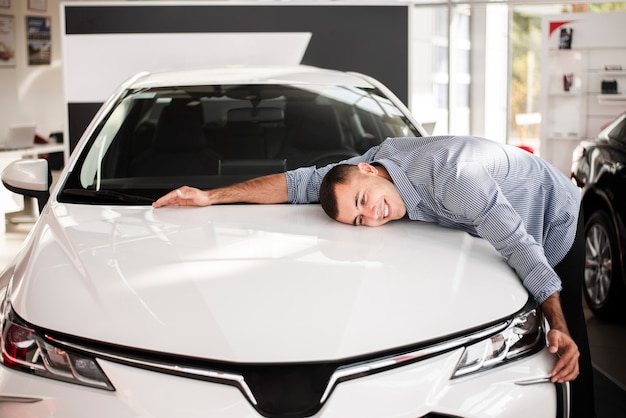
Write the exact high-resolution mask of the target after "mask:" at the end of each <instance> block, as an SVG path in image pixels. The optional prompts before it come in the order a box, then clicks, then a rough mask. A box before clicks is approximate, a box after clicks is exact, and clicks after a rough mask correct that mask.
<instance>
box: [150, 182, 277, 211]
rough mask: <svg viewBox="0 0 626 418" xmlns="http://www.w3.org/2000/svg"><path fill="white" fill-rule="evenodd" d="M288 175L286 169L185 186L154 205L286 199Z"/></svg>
mask: <svg viewBox="0 0 626 418" xmlns="http://www.w3.org/2000/svg"><path fill="white" fill-rule="evenodd" d="M287 197H288V196H287V179H286V176H285V174H284V173H280V174H271V175H269V176H263V177H258V178H255V179H251V180H248V181H245V182H243V183H237V184H233V185H231V186H227V187H221V188H219V189H213V190H200V189H196V188H194V187H188V186H182V187H179V188H178V189H175V190H172V191H171V192H169V193H168V194H166V195H164V196H162V197H160V198H159V199H157V200H156V201H155V202H154V203H152V206H153V207H155V208H159V207H162V206H209V205H217V204H220V203H265V204H269V203H285V202H287Z"/></svg>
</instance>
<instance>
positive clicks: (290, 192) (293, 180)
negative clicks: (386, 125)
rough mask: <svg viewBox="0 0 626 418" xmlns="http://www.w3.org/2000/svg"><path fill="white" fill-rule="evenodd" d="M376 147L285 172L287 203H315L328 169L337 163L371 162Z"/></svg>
mask: <svg viewBox="0 0 626 418" xmlns="http://www.w3.org/2000/svg"><path fill="white" fill-rule="evenodd" d="M377 150H378V147H373V148H370V149H369V150H368V151H367V152H365V153H364V154H363V155H360V156H357V157H352V158H349V159H347V160H344V161H341V162H339V163H333V164H329V165H327V166H324V167H321V168H317V167H315V166H311V167H301V168H297V169H295V170H289V171H287V172H285V175H286V177H287V201H288V202H289V203H295V204H303V203H317V202H319V199H320V185H321V184H322V179H323V178H324V175H325V174H326V173H328V171H329V170H330V169H331V168H333V167H334V166H336V165H337V164H358V163H360V162H371V161H373V159H374V156H375V155H376V151H377Z"/></svg>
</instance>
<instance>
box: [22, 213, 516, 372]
mask: <svg viewBox="0 0 626 418" xmlns="http://www.w3.org/2000/svg"><path fill="white" fill-rule="evenodd" d="M27 243H28V245H27V246H25V247H24V248H23V250H22V252H21V253H20V255H19V256H18V258H17V264H16V265H15V278H14V284H13V294H12V298H13V305H14V309H15V311H16V312H17V313H18V314H19V315H21V316H22V317H23V318H24V319H26V320H27V321H29V322H31V323H33V324H35V325H38V326H41V327H44V328H47V329H50V330H55V331H60V332H63V333H67V334H71V335H76V336H80V337H85V338H90V339H94V340H98V341H104V342H108V343H114V344H120V345H124V346H131V347H138V348H144V349H149V350H156V351H162V352H173V353H178V354H184V355H190V356H198V357H203V358H210V359H216V360H228V361H237V362H288V361H313V360H328V359H338V358H344V357H350V356H355V355H360V354H366V353H371V352H376V351H380V350H386V349H389V348H394V347H399V346H404V345H408V344H414V343H418V342H421V341H426V340H430V339H433V338H438V337H442V336H445V335H449V334H451V333H456V332H459V331H463V330H466V329H469V328H473V327H476V326H481V325H484V324H486V323H488V322H492V321H494V320H497V319H501V318H504V317H507V316H508V315H510V314H512V313H513V312H515V311H517V310H519V309H520V308H521V307H522V306H523V305H524V304H525V302H526V301H527V298H528V296H527V293H526V291H525V290H524V289H523V287H522V286H521V284H520V281H519V280H518V279H517V277H516V276H515V275H514V273H513V272H512V270H511V269H510V268H509V267H508V266H507V265H506V263H505V262H504V260H503V259H502V258H501V256H500V255H499V254H498V253H497V252H496V251H495V250H494V249H493V248H492V247H491V246H490V245H489V243H487V242H486V241H484V240H482V239H479V238H475V237H471V236H470V235H468V234H466V233H462V232H459V231H453V230H449V229H444V228H441V227H439V226H437V225H434V224H427V223H422V222H411V221H396V222H392V223H390V224H388V225H385V226H383V227H379V228H367V227H356V228H355V227H353V226H349V225H343V224H340V223H337V222H335V221H332V220H331V219H329V218H327V217H326V215H324V213H323V211H322V210H321V209H320V207H319V206H318V205H303V206H297V205H228V206H214V207H207V208H161V209H152V208H150V207H145V206H143V207H124V206H108V207H101V206H83V205H69V204H58V203H53V204H51V205H49V206H48V207H47V208H46V210H45V211H44V213H43V214H42V216H41V219H40V221H39V222H38V223H37V225H36V226H35V228H34V230H33V231H32V233H31V235H30V237H29V239H28V240H27Z"/></svg>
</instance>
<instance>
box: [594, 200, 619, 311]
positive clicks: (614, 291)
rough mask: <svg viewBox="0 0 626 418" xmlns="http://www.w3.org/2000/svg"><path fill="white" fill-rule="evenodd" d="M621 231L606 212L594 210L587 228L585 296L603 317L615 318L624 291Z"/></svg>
mask: <svg viewBox="0 0 626 418" xmlns="http://www.w3.org/2000/svg"><path fill="white" fill-rule="evenodd" d="M621 271H622V270H621V264H620V258H619V249H618V246H617V234H616V233H615V228H614V227H613V223H612V222H611V220H610V218H609V216H608V215H607V214H606V212H604V211H597V212H594V213H593V214H592V215H591V217H590V218H589V220H588V221H587V225H586V227H585V281H584V295H585V300H586V301H587V305H588V306H589V308H590V309H591V311H592V312H593V313H594V314H595V315H596V316H597V317H598V318H601V319H605V320H608V319H615V318H616V315H617V310H618V308H619V306H620V299H621V298H622V293H623V288H624V286H623V284H622V277H621Z"/></svg>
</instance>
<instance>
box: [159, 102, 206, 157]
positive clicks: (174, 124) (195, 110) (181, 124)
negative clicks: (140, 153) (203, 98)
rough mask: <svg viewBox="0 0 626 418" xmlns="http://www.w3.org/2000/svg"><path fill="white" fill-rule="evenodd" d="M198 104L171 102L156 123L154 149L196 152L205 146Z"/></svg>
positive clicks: (200, 110)
mask: <svg viewBox="0 0 626 418" xmlns="http://www.w3.org/2000/svg"><path fill="white" fill-rule="evenodd" d="M202 127H203V118H202V108H201V105H200V104H199V103H198V102H182V101H172V102H171V103H170V104H169V105H168V106H166V107H164V108H163V111H162V112H161V115H160V116H159V121H158V122H157V126H156V132H155V136H154V142H153V145H154V148H155V149H157V150H159V151H171V152H182V151H198V150H200V149H202V148H204V147H205V146H206V141H205V139H204V133H203V130H202Z"/></svg>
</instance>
